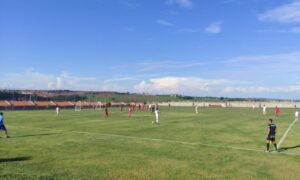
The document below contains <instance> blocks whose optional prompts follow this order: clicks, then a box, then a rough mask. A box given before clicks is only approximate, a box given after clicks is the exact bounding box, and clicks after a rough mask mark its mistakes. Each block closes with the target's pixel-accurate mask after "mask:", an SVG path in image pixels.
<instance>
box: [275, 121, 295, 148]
mask: <svg viewBox="0 0 300 180" xmlns="http://www.w3.org/2000/svg"><path fill="white" fill-rule="evenodd" d="M296 122H297V119H295V120H294V121H293V122H292V123H291V124H290V126H289V127H288V128H287V130H286V131H285V133H284V134H283V136H282V138H281V139H280V141H279V143H278V149H279V148H280V146H281V144H282V143H283V141H284V140H285V138H286V137H287V135H288V133H289V131H290V130H291V129H292V127H293V126H294V125H295V123H296Z"/></svg>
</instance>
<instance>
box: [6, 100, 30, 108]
mask: <svg viewBox="0 0 300 180" xmlns="http://www.w3.org/2000/svg"><path fill="white" fill-rule="evenodd" d="M9 103H10V104H11V109H12V110H28V109H35V104H34V103H33V102H32V101H9Z"/></svg>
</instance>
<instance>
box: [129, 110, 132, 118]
mask: <svg viewBox="0 0 300 180" xmlns="http://www.w3.org/2000/svg"><path fill="white" fill-rule="evenodd" d="M131 114H132V108H131V107H129V108H128V117H129V118H131Z"/></svg>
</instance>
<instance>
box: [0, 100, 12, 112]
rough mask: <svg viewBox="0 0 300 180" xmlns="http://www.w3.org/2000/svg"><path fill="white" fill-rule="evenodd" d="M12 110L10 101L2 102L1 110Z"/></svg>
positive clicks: (0, 102) (0, 103)
mask: <svg viewBox="0 0 300 180" xmlns="http://www.w3.org/2000/svg"><path fill="white" fill-rule="evenodd" d="M10 108H11V104H10V103H9V102H8V101H0V110H8V109H10Z"/></svg>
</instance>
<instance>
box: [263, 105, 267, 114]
mask: <svg viewBox="0 0 300 180" xmlns="http://www.w3.org/2000/svg"><path fill="white" fill-rule="evenodd" d="M266 114H267V107H266V105H263V115H266Z"/></svg>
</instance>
